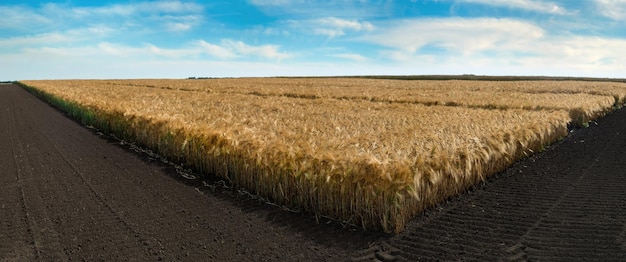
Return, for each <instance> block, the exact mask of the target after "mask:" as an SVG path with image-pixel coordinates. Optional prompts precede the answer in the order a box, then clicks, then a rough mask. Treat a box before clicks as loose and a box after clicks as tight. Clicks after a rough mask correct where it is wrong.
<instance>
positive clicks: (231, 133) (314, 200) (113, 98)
mask: <svg viewBox="0 0 626 262" xmlns="http://www.w3.org/2000/svg"><path fill="white" fill-rule="evenodd" d="M314 80H315V81H312V80H308V81H305V83H308V85H309V86H308V87H307V88H304V89H308V90H313V89H316V88H317V89H318V90H321V91H319V92H318V93H316V94H311V93H306V92H301V91H298V90H291V91H284V90H282V91H281V88H285V89H289V85H288V84H289V81H290V79H279V80H277V79H241V80H239V84H240V85H241V86H243V87H241V86H237V85H235V84H236V83H237V80H230V81H234V82H227V83H230V84H231V85H230V86H229V85H223V84H221V83H223V82H220V81H217V82H215V81H213V82H212V80H202V81H200V82H205V83H204V84H205V86H203V87H199V86H193V85H191V84H190V86H191V87H189V88H185V87H173V86H172V85H171V84H172V82H171V81H167V80H159V81H153V80H142V81H146V82H137V81H139V80H133V81H128V82H125V81H112V82H107V81H24V82H23V83H24V84H26V85H29V86H32V87H35V88H36V89H37V90H38V92H41V93H42V94H43V95H44V97H47V98H48V99H51V100H52V101H53V102H54V103H56V104H57V106H60V107H62V108H65V110H68V111H71V113H72V114H73V115H75V117H79V118H80V119H82V121H84V122H86V123H87V124H89V125H93V126H96V127H97V128H99V129H102V130H105V131H107V132H112V133H114V134H116V135H117V136H120V137H122V138H124V139H127V140H129V141H136V142H138V143H139V144H141V145H143V146H146V147H148V148H152V149H154V150H156V151H157V152H158V153H160V154H161V155H163V156H165V157H167V158H169V159H172V160H174V161H177V162H182V163H185V164H186V165H189V166H192V167H193V168H195V169H196V170H199V172H203V173H206V174H210V175H216V176H218V177H221V178H224V179H227V180H229V181H230V182H231V183H233V184H235V185H238V186H241V187H243V188H246V189H247V190H250V191H251V192H253V193H254V194H258V195H261V196H263V197H265V198H269V199H271V200H272V201H274V202H277V203H279V204H282V205H287V206H290V207H296V208H303V209H305V210H308V211H310V212H314V213H317V214H319V215H323V216H329V217H332V218H334V219H336V220H339V221H345V222H346V223H353V224H357V225H359V226H362V227H366V228H373V229H382V230H384V231H388V232H391V231H395V232H398V231H401V230H402V229H403V228H404V225H405V224H406V222H407V221H408V220H409V219H410V218H411V217H413V216H414V215H415V214H417V213H418V212H420V211H422V210H424V209H425V208H427V207H429V206H432V205H434V204H436V203H438V202H440V201H442V200H444V199H446V198H448V197H450V196H453V195H456V194H458V193H459V192H461V191H463V190H465V189H466V188H467V187H469V186H471V185H474V184H475V183H476V182H478V181H482V180H484V179H485V178H486V177H488V176H489V175H491V174H495V173H497V172H499V171H501V170H503V169H504V168H505V167H506V166H508V165H510V164H512V163H513V162H515V161H516V160H518V159H519V158H521V157H524V156H527V155H529V154H530V153H532V152H536V151H538V150H541V149H542V148H543V147H544V146H545V145H547V144H550V143H552V142H554V141H556V140H557V139H559V138H561V137H563V136H565V135H566V134H567V126H568V125H572V124H573V125H581V124H583V123H585V122H586V121H589V120H592V119H595V118H596V117H598V116H601V115H604V114H606V113H607V112H610V111H611V110H612V108H613V107H614V106H619V105H621V101H622V100H623V97H621V95H622V93H620V92H621V91H623V89H624V88H626V85H623V84H622V85H620V84H616V83H604V85H602V83H593V85H597V86H602V87H598V88H596V89H592V88H590V87H593V86H581V85H582V84H580V83H578V82H572V83H570V82H559V85H568V84H571V85H573V86H574V87H570V88H561V89H563V90H566V89H567V90H569V91H558V92H550V93H547V92H542V91H541V90H543V89H541V88H538V87H534V85H541V83H540V82H526V83H525V84H523V83H522V84H519V83H517V84H518V85H512V86H508V85H504V86H497V85H496V87H493V86H494V83H492V82H470V83H466V82H461V84H458V85H457V84H456V83H457V82H444V83H445V84H447V85H444V86H439V88H433V86H436V85H434V84H433V83H431V82H428V83H424V86H421V84H420V82H421V81H419V82H417V83H415V82H408V81H390V80H386V81H383V80H356V79H347V80H342V79H332V80H323V81H322V80H319V79H314ZM150 81H152V82H150ZM161 81H163V82H162V83H163V84H158V83H160V82H161ZM180 81H181V82H184V83H191V82H190V80H186V81H183V80H180ZM264 81H267V82H264ZM276 81H278V82H280V83H283V85H278V87H277V88H276V91H272V89H271V86H272V85H277V84H276ZM298 81H300V80H292V82H291V85H292V86H303V87H306V86H307V85H304V84H301V83H300V82H298ZM316 81H319V82H320V84H319V88H318V86H317V84H316V83H317V82H316ZM328 81H337V87H328V86H332V84H328ZM140 83H142V84H140ZM207 83H208V86H206V85H207ZM372 83H375V84H372ZM407 83H408V84H407ZM438 84H439V85H441V82H439V83H438ZM497 84H499V83H497ZM213 85H214V86H215V88H213ZM403 85H409V86H403ZM448 85H450V88H449V89H446V88H447V87H448ZM472 85H473V86H474V87H473V89H471V88H472V87H471V86H472ZM524 85H529V86H530V87H528V89H524V88H523V86H524ZM546 85H551V83H546ZM255 86H260V87H263V88H265V89H262V88H261V89H256V90H255ZM311 86H313V87H311ZM346 86H347V87H346ZM376 86H378V88H377V87H376ZM520 86H522V87H520ZM488 87H493V88H492V89H489V88H488ZM497 87H499V88H497ZM506 88H510V90H507V89H506ZM461 89H463V90H461ZM329 90H330V91H329ZM407 90H408V92H412V93H406V92H407ZM458 90H460V91H458ZM489 90H491V91H489ZM519 90H532V91H523V92H519ZM538 90H539V91H538ZM620 90H621V91H620ZM446 91H447V92H449V95H446V94H445V93H446ZM583 91H584V92H583ZM273 92H275V93H273ZM342 92H348V93H342ZM350 92H352V93H350ZM455 92H458V93H457V94H455ZM357 93H360V94H365V96H363V95H361V96H351V95H350V94H357ZM346 94H348V95H346ZM370 94H371V95H370ZM384 94H387V97H384ZM416 94H422V95H423V96H422V98H420V97H419V96H418V95H416ZM432 98H434V100H430V101H428V99H432ZM59 99H60V100H59ZM440 99H443V100H441V101H444V102H433V101H439V100H440ZM485 101H487V102H485ZM520 101H521V103H519V102H520ZM507 102H508V103H510V104H511V105H510V106H506V104H507ZM425 104H427V105H452V106H425Z"/></svg>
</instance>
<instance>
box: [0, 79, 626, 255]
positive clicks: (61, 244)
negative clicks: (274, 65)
mask: <svg viewBox="0 0 626 262" xmlns="http://www.w3.org/2000/svg"><path fill="white" fill-rule="evenodd" d="M0 187H1V188H0V261H63V260H89V261H92V260H107V261H119V260H166V261H176V260H185V261H350V260H352V261H402V260H409V261H418V260H419V261H428V260H448V261H449V260H483V261H485V260H486V261H494V260H501V261H523V260H546V261H555V260H562V261H572V260H600V261H626V110H619V111H616V112H614V113H612V114H610V115H608V116H606V117H605V118H603V119H601V120H599V121H597V123H592V124H591V126H590V127H589V128H584V129H579V130H574V131H572V133H571V134H570V136H568V137H567V138H565V139H564V140H563V141H562V142H560V143H557V144H555V145H553V146H551V147H549V148H547V149H546V150H545V151H544V152H541V153H538V154H536V155H534V156H532V157H531V158H529V159H526V160H524V161H521V162H518V163H517V164H515V165H514V166H513V167H511V168H510V169H508V170H506V171H505V172H503V173H501V174H498V175H496V176H494V177H492V178H491V179H489V180H488V181H486V182H485V183H483V184H482V185H478V186H476V187H475V188H473V189H472V190H470V192H468V193H465V194H463V195H461V196H459V197H456V198H454V199H451V200H449V201H448V202H447V203H443V204H441V205H440V206H438V207H436V208H434V209H432V210H429V211H427V212H425V213H424V214H422V215H420V216H418V217H416V218H415V219H414V220H413V221H412V222H411V223H410V224H409V226H408V227H407V229H406V230H405V231H404V232H403V233H401V234H398V235H393V236H392V235H385V234H379V233H374V232H363V231H362V230H359V229H355V228H352V227H351V226H349V225H348V226H344V225H342V224H341V223H337V222H331V221H328V220H326V219H324V218H319V217H317V218H316V217H315V216H312V215H310V214H307V213H303V212H297V211H293V210H286V209H284V208H281V207H277V206H274V205H271V204H266V203H265V202H263V201H262V200H257V199H255V198H254V197H251V196H248V195H247V194H245V193H244V192H242V191H239V190H235V189H230V188H227V187H224V186H222V183H220V182H219V181H207V180H198V179H193V178H191V177H189V175H188V174H186V173H183V172H180V169H179V168H177V167H176V166H174V165H171V164H168V163H164V162H162V161H161V160H159V159H158V157H156V156H154V155H152V154H149V153H145V152H144V151H141V150H138V149H136V148H135V147H133V146H132V145H128V144H126V143H124V142H121V141H117V140H115V139H112V138H110V137H107V136H105V135H102V134H100V133H98V132H97V131H96V130H93V129H90V128H87V127H83V126H81V125H80V124H78V123H76V122H74V121H72V120H70V119H68V118H67V117H65V115H64V114H63V113H61V112H59V111H57V110H55V109H54V108H52V107H50V106H49V105H47V104H46V103H44V102H42V101H40V100H39V99H37V98H35V97H34V96H32V95H31V94H29V93H28V92H26V91H25V90H23V89H22V88H20V87H18V86H16V85H0ZM318 222H319V223H318Z"/></svg>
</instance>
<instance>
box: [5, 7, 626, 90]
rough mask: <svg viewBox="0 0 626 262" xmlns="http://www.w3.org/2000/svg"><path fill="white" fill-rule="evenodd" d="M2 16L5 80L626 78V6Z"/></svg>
mask: <svg viewBox="0 0 626 262" xmlns="http://www.w3.org/2000/svg"><path fill="white" fill-rule="evenodd" d="M0 14H2V16H0V80H19V79H76V78H100V79H102V78H185V77H189V76H207V77H240V76H294V75H296V76H310V75H315V76H320V75H372V74H376V75H380V74H388V75H420V74H480V75H551V76H591V77H618V78H624V77H626V0H587V1H581V0H553V1H541V0H404V1H393V0H386V1H371V0H370V1H368V0H354V1H349V0H336V1H326V0H322V1H309V0H293V1H290V0H232V1H220V0H215V1H140V0H138V1H137V0H134V1H72V0H66V1H48V2H41V1H13V0H9V1H7V0H4V1H2V3H0Z"/></svg>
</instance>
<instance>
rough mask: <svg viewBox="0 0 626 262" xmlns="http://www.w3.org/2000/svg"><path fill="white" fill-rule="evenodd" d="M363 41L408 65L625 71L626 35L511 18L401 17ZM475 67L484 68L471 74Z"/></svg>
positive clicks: (571, 72)
mask: <svg viewBox="0 0 626 262" xmlns="http://www.w3.org/2000/svg"><path fill="white" fill-rule="evenodd" d="M511 28H515V30H510V29H511ZM361 39H362V40H364V41H366V42H370V43H374V44H378V45H381V46H386V47H388V49H387V50H382V51H380V55H381V56H382V57H383V58H385V59H387V60H388V61H394V62H396V63H401V64H403V65H405V66H407V67H440V68H449V69H450V70H452V71H454V70H455V69H454V68H455V67H457V66H461V67H464V68H466V69H467V70H468V71H466V72H459V73H481V74H495V73H496V72H499V71H503V70H509V71H510V73H509V74H518V72H530V74H535V75H551V73H550V72H557V71H558V74H561V75H563V74H566V75H573V76H576V75H579V76H580V75H595V76H607V75H606V74H612V76H613V77H615V76H616V75H617V74H618V73H617V72H619V70H624V69H626V53H624V52H623V50H626V39H621V38H609V37H596V36H575V35H574V36H573V35H570V34H567V35H557V34H548V33H546V31H545V30H543V29H542V28H540V27H539V26H537V25H534V24H532V23H529V22H524V21H518V20H512V19H492V18H441V19H415V20H402V21H395V22H390V23H387V24H384V25H377V30H376V31H375V32H373V33H372V34H370V35H367V36H363V37H362V38H361ZM433 49H436V50H435V51H433ZM475 68H477V69H481V68H482V70H481V72H472V71H471V70H473V69H475ZM487 68H488V70H487ZM489 70H494V71H493V72H494V73H491V72H490V71H489ZM568 72H569V73H568ZM554 74H557V73H552V75H554Z"/></svg>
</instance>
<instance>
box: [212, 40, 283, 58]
mask: <svg viewBox="0 0 626 262" xmlns="http://www.w3.org/2000/svg"><path fill="white" fill-rule="evenodd" d="M222 46H223V47H225V48H227V49H230V50H233V51H235V52H237V53H239V54H241V55H244V56H256V57H261V58H269V59H279V60H280V59H285V58H289V57H291V56H292V55H290V54H288V53H285V52H280V51H279V49H280V47H279V46H277V45H261V46H251V45H248V44H246V43H244V42H242V41H233V40H223V41H222Z"/></svg>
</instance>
